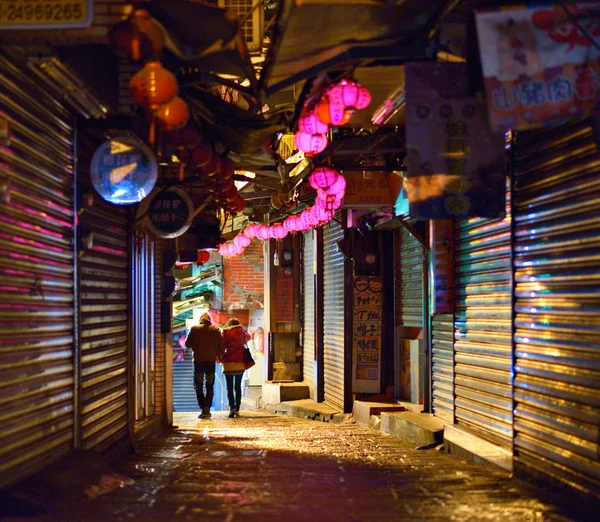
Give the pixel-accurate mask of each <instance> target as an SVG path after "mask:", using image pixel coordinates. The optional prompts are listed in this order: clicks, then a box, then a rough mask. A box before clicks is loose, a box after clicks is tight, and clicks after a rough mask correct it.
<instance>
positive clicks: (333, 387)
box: [323, 221, 345, 410]
mask: <svg viewBox="0 0 600 522" xmlns="http://www.w3.org/2000/svg"><path fill="white" fill-rule="evenodd" d="M343 237H344V231H343V229H342V227H341V225H340V224H339V223H338V222H337V221H331V222H330V223H329V224H328V225H326V226H325V228H324V232H323V302H324V305H323V308H324V309H323V352H324V353H323V356H324V363H323V364H324V368H323V370H324V376H325V402H326V403H329V404H331V405H333V406H336V407H338V408H341V409H342V410H343V409H344V379H345V368H344V328H345V317H344V256H343V255H342V253H341V252H340V251H339V249H338V247H337V242H338V241H339V240H340V239H342V238H343Z"/></svg>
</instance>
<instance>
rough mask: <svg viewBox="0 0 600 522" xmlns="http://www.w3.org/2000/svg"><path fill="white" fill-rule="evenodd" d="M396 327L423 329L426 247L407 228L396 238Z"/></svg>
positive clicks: (395, 236)
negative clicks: (424, 255)
mask: <svg viewBox="0 0 600 522" xmlns="http://www.w3.org/2000/svg"><path fill="white" fill-rule="evenodd" d="M394 246H395V249H396V259H397V260H398V262H397V263H396V264H395V272H396V273H395V281H396V324H398V325H401V326H414V327H417V328H422V327H423V247H422V245H421V243H419V241H418V240H417V239H415V238H414V237H413V235H412V234H411V233H410V232H409V231H408V230H406V229H405V228H402V229H400V230H399V231H398V232H396V234H394Z"/></svg>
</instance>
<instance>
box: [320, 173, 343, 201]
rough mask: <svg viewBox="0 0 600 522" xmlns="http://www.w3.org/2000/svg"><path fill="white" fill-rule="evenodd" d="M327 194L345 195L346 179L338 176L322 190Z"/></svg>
mask: <svg viewBox="0 0 600 522" xmlns="http://www.w3.org/2000/svg"><path fill="white" fill-rule="evenodd" d="M323 190H324V191H325V192H327V193H328V194H336V195H337V194H342V197H344V194H345V193H346V178H344V176H338V178H337V179H336V180H335V181H334V182H333V183H332V184H331V185H330V186H329V187H328V188H325V189H323Z"/></svg>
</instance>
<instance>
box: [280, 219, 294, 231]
mask: <svg viewBox="0 0 600 522" xmlns="http://www.w3.org/2000/svg"><path fill="white" fill-rule="evenodd" d="M295 221H296V217H295V216H289V217H287V218H285V219H284V220H283V228H284V229H285V230H287V231H288V232H296V230H295V225H296V223H295Z"/></svg>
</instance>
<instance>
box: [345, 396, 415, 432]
mask: <svg viewBox="0 0 600 522" xmlns="http://www.w3.org/2000/svg"><path fill="white" fill-rule="evenodd" d="M384 411H385V412H402V411H406V408H405V407H404V406H401V405H399V404H393V403H390V402H369V401H354V407H353V414H354V419H355V421H356V424H360V425H361V426H371V427H375V426H374V421H372V420H371V415H381V414H382V413H383V412H384ZM375 424H376V422H375Z"/></svg>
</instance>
